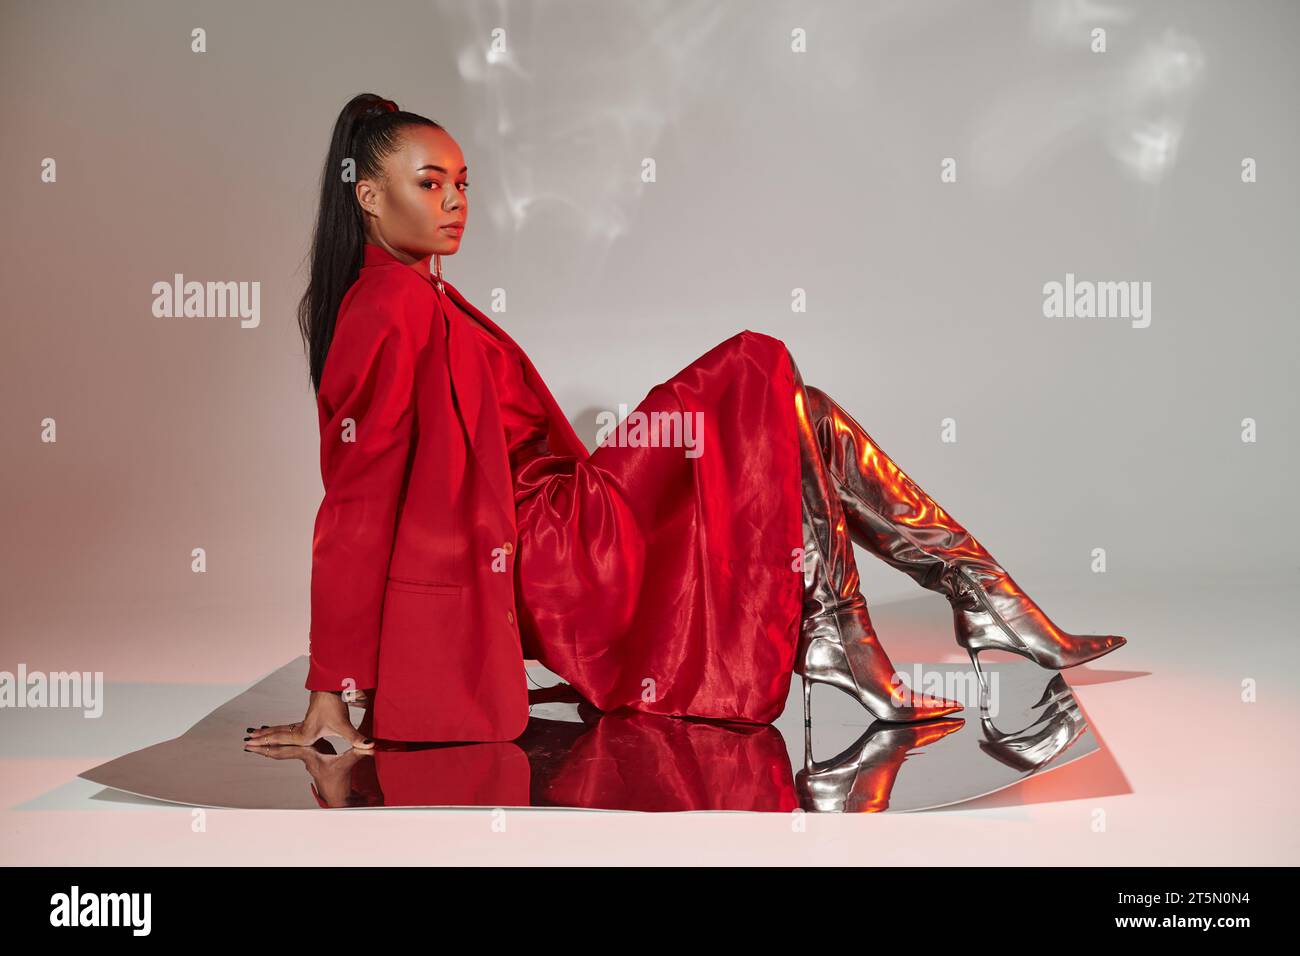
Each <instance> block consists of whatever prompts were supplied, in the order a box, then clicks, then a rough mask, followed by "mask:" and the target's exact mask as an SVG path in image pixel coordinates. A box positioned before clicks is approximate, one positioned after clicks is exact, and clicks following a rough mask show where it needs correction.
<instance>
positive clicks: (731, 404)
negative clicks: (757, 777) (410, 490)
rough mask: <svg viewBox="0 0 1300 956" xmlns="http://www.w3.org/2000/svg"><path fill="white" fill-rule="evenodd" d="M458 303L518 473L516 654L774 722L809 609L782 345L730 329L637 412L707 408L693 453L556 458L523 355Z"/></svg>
mask: <svg viewBox="0 0 1300 956" xmlns="http://www.w3.org/2000/svg"><path fill="white" fill-rule="evenodd" d="M453 307H455V308H456V309H457V311H458V312H460V316H461V317H462V318H463V319H464V321H466V322H467V323H468V324H470V325H471V326H472V327H473V329H474V332H475V335H476V337H477V338H478V340H479V342H480V344H481V346H482V348H483V350H484V352H485V354H486V355H487V356H488V360H489V363H490V364H491V366H492V369H493V373H494V378H495V383H496V392H497V397H498V406H499V409H500V415H501V422H502V427H503V430H504V432H505V435H506V441H507V447H508V448H509V453H510V460H511V470H512V475H513V484H514V502H515V511H516V525H517V528H518V533H519V557H518V561H517V564H516V573H517V582H516V583H517V586H516V595H517V601H518V606H519V608H520V611H521V621H520V623H521V628H520V633H521V639H522V647H523V652H524V655H525V656H526V657H530V658H534V659H536V660H539V661H541V662H542V663H543V664H545V665H546V667H548V668H549V669H550V670H552V671H554V672H555V673H557V674H559V675H560V676H561V677H563V678H564V679H565V680H566V681H568V682H569V683H571V684H573V686H574V687H575V688H576V689H577V690H578V691H579V692H580V693H581V694H582V695H583V696H585V697H586V698H587V699H588V700H590V701H591V702H592V703H594V704H595V705H596V706H597V707H599V708H600V709H601V710H614V709H618V708H630V709H632V710H637V711H643V712H646V713H654V714H671V715H679V716H693V717H711V718H727V719H736V720H743V721H754V722H764V723H765V722H767V721H770V720H772V719H774V718H775V717H776V716H777V715H779V714H780V712H781V710H782V708H783V707H784V704H785V699H786V696H787V694H788V691H789V685H790V675H791V668H792V666H793V662H794V651H795V647H796V643H797V632H798V631H797V629H798V623H799V617H800V613H801V610H802V575H801V573H800V572H797V571H795V570H794V567H793V561H794V550H795V549H797V548H799V547H800V546H801V544H802V537H801V534H802V532H801V530H800V517H801V516H800V511H799V509H800V507H801V499H800V498H799V473H798V472H799V460H798V450H797V447H796V445H795V442H796V441H797V438H796V436H795V433H794V418H793V416H794V409H795V405H794V400H793V388H794V385H793V373H792V371H791V369H790V363H789V360H788V353H787V352H786V349H785V346H784V345H783V344H782V343H781V342H780V341H779V340H778V339H775V338H773V337H771V336H767V335H761V334H759V333H754V332H750V331H745V332H742V333H740V334H738V335H735V336H732V337H731V338H729V339H727V340H726V341H725V342H723V343H721V344H720V345H718V346H716V347H715V348H713V349H711V350H709V351H708V352H707V353H705V354H704V355H703V356H701V357H700V358H698V359H696V360H695V361H694V362H692V363H691V364H690V365H688V366H687V367H686V368H684V369H683V370H681V371H680V372H678V373H677V374H676V375H674V376H673V377H672V378H670V379H669V380H668V381H666V382H664V383H662V384H660V385H658V386H656V387H655V388H654V389H653V390H651V392H650V394H649V395H648V396H647V397H646V398H645V400H644V401H642V402H641V403H640V404H639V405H638V406H637V407H636V409H635V411H634V412H633V413H632V414H630V415H629V416H628V418H629V421H635V418H633V415H635V414H636V413H637V412H641V413H647V414H648V413H651V412H655V411H678V412H684V413H693V412H700V413H702V419H700V421H702V424H703V436H702V438H703V441H702V445H701V451H702V454H700V455H699V456H698V457H694V458H692V457H688V456H687V455H686V449H685V448H683V447H671V446H670V447H656V446H648V445H647V446H643V447H635V446H633V445H632V444H631V443H630V440H628V441H627V443H624V444H617V443H616V442H617V441H618V440H619V438H618V433H617V432H614V433H611V435H610V439H609V440H608V441H607V442H606V443H605V444H603V445H601V446H599V447H597V448H596V450H595V451H594V452H593V453H592V454H591V455H590V456H573V455H556V454H552V453H551V452H550V449H549V447H548V445H547V439H546V435H547V431H548V423H547V415H546V411H545V408H544V407H543V404H542V402H541V401H540V400H539V399H538V398H537V397H536V396H535V395H534V394H533V392H532V390H531V389H530V387H529V385H528V383H527V381H526V379H525V376H524V371H523V368H524V367H523V363H522V361H521V359H520V355H521V351H522V350H521V349H520V348H519V346H518V345H517V344H516V343H514V342H513V341H510V340H507V339H503V338H498V337H497V336H496V335H494V334H492V333H491V332H489V331H488V330H487V329H486V328H485V327H483V326H481V325H478V324H476V323H475V322H474V321H473V319H472V317H471V316H469V315H468V314H467V313H465V312H463V310H460V309H459V307H456V306H453ZM584 457H585V460H584Z"/></svg>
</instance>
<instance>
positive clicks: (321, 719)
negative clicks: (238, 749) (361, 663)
mask: <svg viewBox="0 0 1300 956" xmlns="http://www.w3.org/2000/svg"><path fill="white" fill-rule="evenodd" d="M328 736H335V737H342V738H343V739H344V740H346V741H347V742H348V745H349V746H351V747H354V748H356V749H357V750H373V749H374V746H375V742H374V741H373V740H371V739H370V738H368V737H365V736H363V735H362V733H361V732H360V731H359V730H357V729H356V728H355V727H353V726H352V717H351V715H350V714H349V713H348V705H347V703H346V702H345V701H344V700H343V695H342V693H334V692H333V691H326V690H314V691H312V692H311V700H310V701H308V703H307V715H306V716H305V717H303V719H302V720H300V721H298V722H297V723H294V724H279V725H277V726H275V727H262V728H261V729H259V730H252V729H251V728H250V730H249V736H248V737H246V738H244V739H245V740H246V741H247V743H246V744H245V746H246V747H266V746H274V745H277V744H290V745H295V746H298V747H310V746H311V745H312V744H314V743H315V742H316V741H318V740H320V739H321V738H322V737H328Z"/></svg>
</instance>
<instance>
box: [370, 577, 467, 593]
mask: <svg viewBox="0 0 1300 956" xmlns="http://www.w3.org/2000/svg"><path fill="white" fill-rule="evenodd" d="M388 586H389V587H390V588H392V589H393V590H394V591H410V592H412V593H414V594H449V595H457V596H458V595H459V594H460V592H461V590H462V587H461V585H459V584H439V583H437V582H436V581H417V580H415V579H414V578H395V577H392V576H391V575H390V576H389V578H388Z"/></svg>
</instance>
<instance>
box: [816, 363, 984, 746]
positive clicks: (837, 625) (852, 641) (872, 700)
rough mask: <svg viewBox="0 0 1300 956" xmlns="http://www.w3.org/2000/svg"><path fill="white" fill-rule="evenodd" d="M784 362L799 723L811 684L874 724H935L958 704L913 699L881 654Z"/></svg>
mask: <svg viewBox="0 0 1300 956" xmlns="http://www.w3.org/2000/svg"><path fill="white" fill-rule="evenodd" d="M790 361H791V366H792V367H793V369H794V377H795V404H796V411H797V418H798V429H799V449H800V451H799V454H800V470H801V476H802V487H803V538H804V553H803V575H804V609H803V623H802V626H801V629H800V635H799V647H798V652H797V653H796V655H795V658H796V659H795V666H794V670H795V673H797V674H799V675H800V676H801V677H802V678H803V701H804V721H805V723H809V722H810V721H811V719H812V717H811V706H812V702H811V695H812V685H813V684H817V683H821V684H830V685H831V686H833V687H838V688H839V689H840V690H842V691H844V692H845V693H846V694H848V695H849V696H851V697H853V698H854V699H855V700H857V701H858V703H860V704H861V705H862V706H863V707H865V708H866V709H867V710H868V711H870V712H871V714H872V715H873V716H875V717H876V718H878V719H879V720H885V721H898V722H902V721H917V720H933V719H934V718H936V717H943V716H945V715H947V714H954V713H957V712H958V711H960V710H962V709H963V707H962V705H961V704H960V703H958V702H957V701H953V700H948V699H946V698H934V697H926V696H922V695H919V694H914V693H913V692H912V690H911V689H910V688H909V687H907V685H906V684H904V683H902V679H901V677H900V676H898V675H897V674H896V672H895V670H894V665H893V664H892V663H890V660H889V656H888V655H887V654H886V653H885V649H884V648H883V647H881V646H880V640H879V639H878V638H877V637H876V632H875V629H874V628H873V627H872V624H871V617H870V616H869V615H868V613H867V602H866V600H865V599H864V598H863V596H862V592H861V591H860V590H859V588H858V568H857V563H856V561H855V559H854V557H853V541H852V539H851V538H850V536H849V531H848V526H847V524H846V522H845V517H844V510H843V507H842V506H841V504H840V500H839V498H838V497H837V495H836V493H835V490H834V486H833V485H832V483H831V476H830V474H829V473H828V472H827V470H826V464H825V462H824V461H823V460H822V456H821V452H820V450H819V448H818V445H817V442H816V439H815V436H814V435H813V426H812V421H811V418H810V417H809V415H808V408H809V405H808V396H807V394H806V392H805V390H804V385H803V379H802V377H801V376H800V374H799V369H798V367H797V366H795V365H794V359H793V358H791V360H790Z"/></svg>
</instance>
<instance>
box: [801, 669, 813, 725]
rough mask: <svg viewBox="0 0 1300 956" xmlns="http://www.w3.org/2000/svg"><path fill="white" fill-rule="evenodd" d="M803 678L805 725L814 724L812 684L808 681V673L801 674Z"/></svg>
mask: <svg viewBox="0 0 1300 956" xmlns="http://www.w3.org/2000/svg"><path fill="white" fill-rule="evenodd" d="M799 676H800V677H802V678H803V725H804V726H805V727H811V726H812V684H810V683H808V675H807V674H800V675H799Z"/></svg>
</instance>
